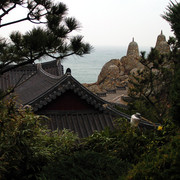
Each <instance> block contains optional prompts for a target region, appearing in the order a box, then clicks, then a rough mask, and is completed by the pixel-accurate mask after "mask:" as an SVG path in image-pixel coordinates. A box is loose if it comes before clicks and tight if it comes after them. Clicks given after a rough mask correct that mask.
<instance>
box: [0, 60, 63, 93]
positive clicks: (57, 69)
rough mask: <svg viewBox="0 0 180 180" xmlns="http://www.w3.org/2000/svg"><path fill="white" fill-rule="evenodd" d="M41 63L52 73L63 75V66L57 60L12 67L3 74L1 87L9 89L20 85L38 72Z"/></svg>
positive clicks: (0, 82)
mask: <svg viewBox="0 0 180 180" xmlns="http://www.w3.org/2000/svg"><path fill="white" fill-rule="evenodd" d="M40 64H41V66H42V68H43V69H44V70H45V71H46V72H48V73H50V74H52V75H62V74H63V68H62V66H61V65H58V64H57V61H56V60H55V61H49V62H44V63H37V64H28V65H25V66H22V67H18V68H15V69H12V70H10V71H8V72H6V73H4V74H3V75H2V76H0V89H2V90H7V89H8V88H13V87H14V86H17V85H19V84H20V83H22V82H23V81H25V80H26V79H29V78H30V77H31V76H32V75H34V74H36V73H37V67H38V66H39V65H40ZM13 66H14V65H9V66H8V67H13Z"/></svg>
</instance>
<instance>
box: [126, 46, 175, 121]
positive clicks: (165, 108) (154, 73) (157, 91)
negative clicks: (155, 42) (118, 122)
mask: <svg viewBox="0 0 180 180" xmlns="http://www.w3.org/2000/svg"><path fill="white" fill-rule="evenodd" d="M140 62H141V63H142V64H143V65H144V69H143V70H141V71H138V72H137V74H134V75H132V76H133V77H132V78H131V80H130V81H129V83H130V89H129V96H130V97H131V98H132V99H133V101H132V102H131V103H130V104H129V106H130V107H131V109H133V110H135V111H138V112H140V113H141V114H143V115H144V116H145V117H148V118H149V119H151V120H153V121H157V122H160V123H162V122H163V120H164V119H165V118H166V117H167V116H168V113H169V104H170V99H169V94H170V87H171V81H172V76H173V72H174V63H173V61H172V59H170V58H169V55H168V54H159V52H158V51H157V50H156V49H153V48H152V49H151V52H150V53H149V55H148V57H147V58H145V53H142V55H141V60H140Z"/></svg>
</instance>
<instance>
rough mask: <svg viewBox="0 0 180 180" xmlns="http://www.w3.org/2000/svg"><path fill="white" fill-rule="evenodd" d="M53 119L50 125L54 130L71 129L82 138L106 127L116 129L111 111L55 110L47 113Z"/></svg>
mask: <svg viewBox="0 0 180 180" xmlns="http://www.w3.org/2000/svg"><path fill="white" fill-rule="evenodd" d="M45 115H47V116H48V117H49V118H50V119H51V120H49V122H48V126H49V128H50V129H52V130H56V129H59V130H62V129H70V130H71V131H73V132H74V133H77V134H78V136H79V137H80V138H84V137H88V136H90V135H92V134H93V132H94V131H102V130H103V129H104V128H105V127H109V128H110V129H111V130H113V129H114V126H113V120H112V115H111V114H110V113H103V112H101V113H99V112H98V111H94V112H57V113H55V112H53V113H47V114H45Z"/></svg>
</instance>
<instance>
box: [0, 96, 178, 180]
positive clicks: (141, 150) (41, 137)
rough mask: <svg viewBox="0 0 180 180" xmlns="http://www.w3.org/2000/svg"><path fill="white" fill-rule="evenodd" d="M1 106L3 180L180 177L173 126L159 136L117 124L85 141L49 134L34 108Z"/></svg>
mask: <svg viewBox="0 0 180 180" xmlns="http://www.w3.org/2000/svg"><path fill="white" fill-rule="evenodd" d="M0 106H1V111H0V117H1V118H0V179H5V180H6V179H12V178H13V179H52V180H53V179H54V180H56V179H118V178H119V179H128V178H129V179H131V178H136V175H137V177H138V178H140V179H143V177H148V175H149V173H153V172H155V173H154V176H153V175H152V177H165V176H166V174H167V173H171V174H172V173H174V174H173V176H174V177H176V176H177V175H178V172H177V168H178V166H179V164H178V163H179V144H178V143H179V141H177V138H179V136H177V132H178V128H177V126H175V125H174V124H173V123H172V121H166V122H165V125H164V126H163V129H162V130H160V131H157V130H143V129H138V128H134V127H131V126H130V123H129V122H128V121H127V120H126V119H123V118H122V119H118V120H117V121H116V122H115V125H116V130H114V131H110V130H109V129H105V130H104V131H102V132H95V133H94V134H93V135H92V136H90V137H88V138H85V139H82V140H80V139H79V138H78V137H77V135H74V134H73V133H72V132H70V131H68V130H63V131H58V130H57V131H54V132H51V131H48V130H46V129H45V128H44V127H42V124H44V122H42V120H43V119H44V118H41V117H40V116H37V115H34V114H33V113H32V112H31V108H30V107H29V106H26V107H19V108H17V107H16V106H15V101H14V100H13V99H12V100H8V101H7V102H2V101H1V104H0ZM43 121H44V120H43ZM176 137H177V138H176ZM161 154H162V156H161ZM154 162H156V163H154ZM156 166H158V167H160V168H158V167H157V168H156ZM143 168H144V171H140V170H141V169H143ZM156 169H158V170H159V174H157V172H158V171H157V170H156ZM138 170H139V171H138ZM142 172H143V173H144V174H142ZM146 173H147V174H146ZM158 175H159V176H158Z"/></svg>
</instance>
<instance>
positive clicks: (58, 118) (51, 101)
mask: <svg viewBox="0 0 180 180" xmlns="http://www.w3.org/2000/svg"><path fill="white" fill-rule="evenodd" d="M53 63H54V62H49V63H43V64H37V65H36V66H35V67H34V66H26V67H24V68H22V70H19V71H20V72H21V71H25V72H28V71H30V72H31V73H30V75H27V77H26V78H25V79H23V80H22V81H21V82H19V83H18V85H17V87H15V89H14V93H15V94H16V95H17V101H18V102H19V103H20V104H23V105H30V106H31V107H32V108H33V111H34V112H35V113H36V114H43V115H46V116H47V117H49V118H50V119H51V120H50V121H48V123H47V125H48V127H49V128H50V129H51V130H56V129H59V130H62V129H64V128H66V129H70V130H71V131H74V132H75V133H77V134H78V135H79V137H87V136H89V135H91V134H92V133H93V132H94V131H95V130H97V131H101V130H103V129H104V128H106V127H109V128H110V129H114V119H116V118H119V117H124V118H126V119H128V120H130V116H129V115H127V114H124V113H123V112H120V111H118V110H116V109H115V108H114V107H113V106H112V104H111V103H109V102H107V101H105V100H103V99H102V98H100V97H98V96H97V95H96V94H94V93H92V92H91V91H89V90H88V89H87V88H86V87H84V86H83V85H82V84H81V83H79V82H78V81H77V80H76V79H75V78H74V77H73V76H72V75H71V70H70V69H68V70H67V72H66V73H65V74H63V75H59V74H55V73H54V74H52V73H51V72H52V71H54V70H53V69H54V68H50V67H53V66H51V65H53ZM28 67H29V68H28ZM26 68H27V69H26ZM17 72H18V70H17ZM54 72H55V71H54ZM11 73H12V74H13V73H15V70H14V71H11V72H9V74H10V77H12V75H11ZM27 74H28V73H27ZM17 77H19V76H17ZM16 79H18V78H16ZM73 98H74V99H73ZM73 100H74V101H73ZM73 103H74V104H73ZM76 103H77V104H76ZM72 104H73V106H72V109H68V108H69V107H71V105H72ZM76 106H77V107H76ZM54 107H55V108H54ZM66 107H68V108H66ZM74 107H75V108H74ZM82 107H84V108H82ZM53 108H54V109H53ZM73 108H74V109H73ZM141 125H142V126H146V127H148V128H152V124H150V123H146V122H141Z"/></svg>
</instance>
